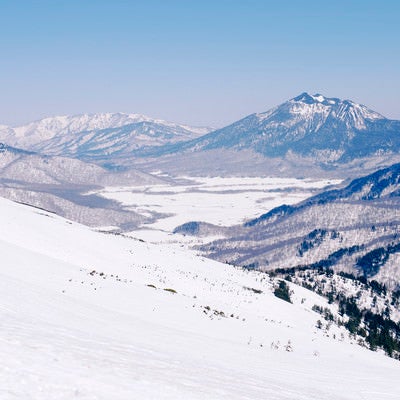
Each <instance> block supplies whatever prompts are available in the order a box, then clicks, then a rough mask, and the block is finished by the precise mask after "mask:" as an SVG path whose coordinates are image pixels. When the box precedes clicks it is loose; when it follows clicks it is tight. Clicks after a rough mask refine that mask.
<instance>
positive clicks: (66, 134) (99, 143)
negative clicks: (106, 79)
mask: <svg viewBox="0 0 400 400" xmlns="http://www.w3.org/2000/svg"><path fill="white" fill-rule="evenodd" d="M211 130H212V129H211V128H204V127H203V128H202V127H200V128H199V127H190V126H187V125H179V124H174V123H170V122H166V121H163V120H159V119H153V118H149V117H146V116H143V115H139V114H124V113H103V114H91V115H90V114H82V115H76V116H57V117H52V118H45V119H42V120H39V121H35V122H31V123H29V124H27V125H23V126H18V127H15V128H11V127H7V126H1V127H0V140H2V141H3V142H5V143H7V144H9V145H12V146H15V147H20V148H24V149H27V150H31V151H35V152H39V153H43V154H47V155H57V156H66V157H74V158H79V159H81V160H85V161H92V162H99V163H104V164H106V163H107V161H110V162H114V161H116V160H117V159H119V158H120V157H132V153H133V152H134V151H135V150H138V149H141V148H146V147H151V146H160V145H164V144H167V143H176V142H179V141H184V140H189V139H193V138H196V137H198V136H201V135H204V134H206V133H208V132H210V131H211Z"/></svg>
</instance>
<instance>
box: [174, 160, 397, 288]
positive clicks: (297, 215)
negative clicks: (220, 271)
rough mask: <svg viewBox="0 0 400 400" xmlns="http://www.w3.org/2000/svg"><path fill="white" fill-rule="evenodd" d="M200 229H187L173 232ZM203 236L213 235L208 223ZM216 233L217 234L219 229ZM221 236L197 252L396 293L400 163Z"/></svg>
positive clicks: (225, 232)
mask: <svg viewBox="0 0 400 400" xmlns="http://www.w3.org/2000/svg"><path fill="white" fill-rule="evenodd" d="M194 226H195V228H196V229H195V230H194V229H193V227H194ZM202 229H203V227H202V224H201V223H196V224H193V223H192V224H185V225H184V226H181V227H178V228H177V229H176V232H178V233H179V232H180V233H187V234H197V233H198V232H201V231H202ZM204 229H206V230H207V231H208V232H212V229H211V227H210V225H209V224H207V225H205V227H204ZM215 229H216V231H218V233H221V227H216V228H215ZM224 234H225V236H226V238H225V239H221V240H218V241H215V242H212V243H211V244H209V245H207V246H204V247H203V251H204V252H205V253H206V254H207V255H208V256H210V257H211V258H215V259H218V260H220V261H225V262H229V263H233V264H235V265H240V266H247V267H249V268H256V269H261V270H274V269H277V268H278V269H279V268H280V269H290V268H300V267H301V268H309V269H314V268H318V267H322V268H325V267H329V268H333V269H335V270H336V271H345V272H350V273H353V274H356V275H363V276H365V277H367V278H373V279H375V280H377V281H380V282H382V283H385V284H386V285H387V286H388V287H390V288H394V289H395V288H396V287H400V164H395V165H393V166H391V167H389V168H385V169H382V170H379V171H377V172H375V173H373V174H371V175H368V176H365V177H362V178H359V179H355V180H354V181H352V182H351V183H350V184H349V185H347V186H346V187H344V188H342V189H335V190H329V191H326V192H323V193H321V194H318V195H316V196H314V197H311V198H309V199H307V200H305V201H303V202H301V203H299V204H297V205H293V206H288V205H282V206H279V207H277V208H275V209H273V210H271V211H269V212H268V213H266V214H264V215H261V216H260V217H258V218H256V219H253V220H250V221H248V222H246V223H245V224H244V225H242V226H236V227H231V228H226V230H225V231H224Z"/></svg>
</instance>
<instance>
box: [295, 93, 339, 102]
mask: <svg viewBox="0 0 400 400" xmlns="http://www.w3.org/2000/svg"><path fill="white" fill-rule="evenodd" d="M289 101H291V102H300V103H304V104H315V103H323V104H326V105H333V104H337V103H339V102H340V99H338V98H329V97H325V96H323V95H322V94H320V93H316V94H314V95H311V94H308V93H307V92H304V93H302V94H300V95H299V96H297V97H295V98H293V99H292V100H289Z"/></svg>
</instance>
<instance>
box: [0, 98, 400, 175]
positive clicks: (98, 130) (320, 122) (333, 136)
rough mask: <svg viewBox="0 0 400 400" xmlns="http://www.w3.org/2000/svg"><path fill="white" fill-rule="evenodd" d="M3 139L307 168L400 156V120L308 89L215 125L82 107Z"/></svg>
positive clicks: (122, 162)
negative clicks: (192, 124) (223, 124)
mask: <svg viewBox="0 0 400 400" xmlns="http://www.w3.org/2000/svg"><path fill="white" fill-rule="evenodd" d="M0 140H2V141H3V142H5V143H7V144H9V145H11V146H15V147H20V148H23V149H26V150H29V151H36V152H40V153H43V154H50V155H58V156H67V157H74V158H79V159H81V160H84V161H90V162H95V163H97V164H100V165H103V166H106V167H118V166H123V167H124V168H130V167H132V166H133V165H136V166H138V165H139V166H141V167H143V168H145V169H146V170H148V171H152V170H155V169H159V168H158V167H159V166H161V167H162V169H164V170H166V171H167V172H168V171H171V172H174V173H177V172H182V171H183V170H185V171H188V172H190V171H193V172H196V173H202V172H203V173H207V172H208V173H212V171H213V169H215V167H216V166H217V167H218V168H219V169H220V171H221V173H224V174H229V172H232V171H233V172H235V171H242V172H243V171H244V172H246V171H250V170H251V169H253V170H254V169H255V170H257V173H260V172H263V171H264V172H265V170H268V172H270V173H273V174H289V175H291V174H293V172H294V171H296V172H297V173H300V174H304V173H306V174H307V172H308V173H310V166H313V167H315V168H320V169H321V170H327V169H328V170H330V171H332V170H337V169H344V168H350V169H355V170H357V171H361V170H368V171H370V170H371V171H372V170H373V169H374V168H377V167H379V166H382V165H384V166H388V165H390V164H393V163H394V162H398V161H400V121H395V120H390V119H387V118H385V117H383V116H382V115H380V114H379V113H377V112H375V111H372V110H370V109H369V108H367V107H366V106H363V105H360V104H357V103H354V102H352V101H350V100H340V99H338V98H328V97H324V96H322V95H320V94H315V95H310V94H308V93H302V94H301V95H299V96H297V97H294V98H293V99H291V100H288V101H287V102H285V103H283V104H281V105H279V106H277V107H275V108H273V109H271V110H269V111H267V112H263V113H256V114H251V115H249V116H247V117H245V118H243V119H241V120H240V121H237V122H235V123H233V124H231V125H229V126H226V127H224V128H222V129H218V130H214V131H212V129H211V128H193V127H189V126H185V125H179V124H174V123H168V122H165V121H161V120H157V119H152V118H149V117H145V116H142V115H137V114H122V113H116V114H93V115H86V114H84V115H78V116H72V117H68V116H63V117H54V118H46V119H43V120H40V121H37V122H33V123H30V124H28V125H25V126H20V127H16V128H10V127H4V126H3V127H1V128H0ZM236 160H237V161H236ZM299 167H300V168H299ZM199 168H200V170H199Z"/></svg>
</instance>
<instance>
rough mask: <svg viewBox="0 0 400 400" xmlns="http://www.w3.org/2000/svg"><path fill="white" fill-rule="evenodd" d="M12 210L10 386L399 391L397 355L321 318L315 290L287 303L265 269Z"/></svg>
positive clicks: (61, 390)
mask: <svg viewBox="0 0 400 400" xmlns="http://www.w3.org/2000/svg"><path fill="white" fill-rule="evenodd" d="M0 216H1V220H2V227H3V229H2V230H1V231H0V249H1V254H2V268H1V272H0V273H1V277H0V278H1V279H0V286H1V289H0V293H1V302H0V318H1V327H2V329H1V336H0V338H1V340H0V352H1V355H2V360H1V363H0V379H1V380H0V398H2V399H5V400H8V399H68V400H69V399H73V398H77V399H104V400H106V399H107V400H108V399H116V400H119V399H121V400H122V399H123V400H125V399H127V400H128V399H276V400H284V399H304V400H305V399H307V400H312V399H327V400H328V399H329V400H331V399H332V400H333V399H335V400H337V399H339V400H340V399H352V400H354V399H360V400H361V399H362V400H364V399H371V400H372V399H373V400H384V399H388V400H391V399H398V397H399V393H400V383H399V380H398V376H399V373H400V365H399V363H398V361H395V360H392V359H390V358H388V357H386V356H384V355H383V354H381V353H374V352H371V351H369V350H367V349H363V348H361V347H359V346H357V345H355V344H352V343H351V339H350V338H348V337H347V336H346V335H345V331H340V329H339V328H334V327H332V331H329V332H324V331H322V330H318V329H316V328H315V325H316V322H317V320H318V318H319V317H320V316H319V315H318V314H316V313H314V312H312V311H311V307H312V306H313V305H314V304H319V305H323V306H328V305H327V304H326V301H325V300H324V299H322V298H320V297H319V296H317V295H315V294H314V293H312V292H309V291H307V290H305V289H303V288H300V287H296V286H291V289H292V290H293V291H294V293H293V295H292V298H293V304H289V303H286V302H284V301H282V300H280V299H277V298H276V297H274V296H273V294H272V285H273V282H272V281H271V280H270V279H269V278H268V277H267V276H264V275H260V274H257V273H252V272H245V271H242V270H239V269H235V268H233V267H230V266H228V265H224V264H220V263H217V262H214V261H210V260H207V259H204V258H201V257H198V256H196V255H195V254H194V253H191V252H188V251H180V250H179V249H175V248H173V247H171V246H167V245H162V244H161V245H160V244H159V245H153V244H150V243H145V242H141V241H137V240H134V239H130V238H126V237H122V236H119V235H112V234H104V233H99V232H96V231H94V230H91V229H89V228H87V227H85V226H82V225H79V224H76V223H73V222H71V221H68V220H65V219H63V218H60V217H57V216H55V215H53V214H50V213H47V212H44V211H42V210H38V209H34V208H30V207H27V206H24V205H20V204H16V203H12V202H10V201H7V200H3V199H1V200H0ZM148 285H151V286H148ZM153 286H154V287H153ZM165 289H173V290H174V291H176V293H175V292H173V291H172V290H165ZM253 289H256V290H257V291H262V293H260V292H258V293H257V292H255V291H254V290H253ZM341 333H343V334H344V337H343V339H342V338H341ZM333 335H335V338H334V336H333ZM289 340H290V342H291V347H292V349H293V351H291V352H290V351H286V350H285V345H287V343H288V341H289ZM278 342H279V344H278ZM271 344H274V345H275V346H271ZM272 347H273V348H272Z"/></svg>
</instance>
